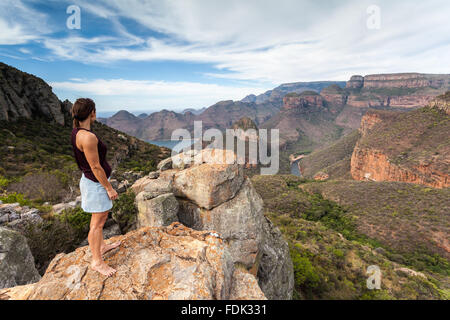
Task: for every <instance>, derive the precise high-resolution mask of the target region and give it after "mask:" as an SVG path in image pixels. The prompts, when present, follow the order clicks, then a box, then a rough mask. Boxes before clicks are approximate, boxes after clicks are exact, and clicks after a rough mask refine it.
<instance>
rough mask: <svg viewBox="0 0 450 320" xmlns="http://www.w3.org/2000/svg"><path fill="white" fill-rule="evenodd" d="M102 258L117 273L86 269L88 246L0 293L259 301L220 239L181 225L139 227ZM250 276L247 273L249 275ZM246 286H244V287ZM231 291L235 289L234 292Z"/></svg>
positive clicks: (251, 283) (27, 297)
mask: <svg viewBox="0 0 450 320" xmlns="http://www.w3.org/2000/svg"><path fill="white" fill-rule="evenodd" d="M117 240H120V241H121V242H122V244H121V246H120V247H118V248H117V249H114V250H112V251H110V252H109V253H107V254H106V255H105V260H106V262H107V263H108V264H109V265H110V266H112V267H114V268H116V269H117V273H116V274H115V275H114V276H112V277H110V278H107V277H105V276H102V275H100V274H99V273H98V272H95V271H93V270H92V269H91V268H90V267H89V263H90V260H91V254H90V250H89V248H88V247H82V248H78V249H77V250H76V251H74V252H72V253H69V254H63V253H62V254H59V255H57V256H56V257H55V258H54V259H53V261H52V262H51V263H50V265H49V267H48V268H47V271H46V273H45V275H44V276H43V277H42V279H41V280H40V281H39V282H38V283H35V284H32V285H28V286H20V287H15V288H10V289H3V290H0V297H1V298H3V299H14V300H15V299H20V300H49V299H51V300H60V299H70V300H76V299H90V300H91V299H92V300H97V299H101V300H105V299H109V300H130V299H133V300H137V299H139V300H151V299H155V300H158V299H193V300H197V299H199V300H200V299H232V298H233V297H236V298H239V299H253V298H255V297H258V298H261V299H263V298H264V295H263V294H262V292H261V291H260V289H259V287H258V285H257V283H256V281H252V280H251V278H249V276H248V275H245V274H240V273H237V275H238V277H237V278H236V279H234V278H233V276H234V275H235V268H234V265H233V262H232V260H231V257H230V254H229V252H228V249H227V246H225V245H224V243H223V241H222V240H221V239H220V238H217V237H216V236H215V235H214V234H211V232H209V231H195V230H192V229H190V228H188V227H186V226H183V225H182V224H180V223H173V224H172V225H170V226H168V227H160V228H156V227H155V228H152V227H147V228H141V229H138V230H135V231H132V232H130V233H128V234H126V235H124V236H119V237H115V238H112V239H111V240H110V241H111V242H113V241H117ZM250 276H251V275H250ZM244 285H245V286H244ZM233 288H234V289H233ZM232 291H233V294H232Z"/></svg>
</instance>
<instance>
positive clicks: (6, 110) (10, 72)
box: [0, 63, 64, 125]
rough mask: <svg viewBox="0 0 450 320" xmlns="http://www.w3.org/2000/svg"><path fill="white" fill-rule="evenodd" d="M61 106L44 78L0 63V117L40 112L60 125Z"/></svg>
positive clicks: (32, 116) (9, 118)
mask: <svg viewBox="0 0 450 320" xmlns="http://www.w3.org/2000/svg"><path fill="white" fill-rule="evenodd" d="M62 108H63V105H62V103H61V102H60V101H59V99H58V97H57V96H56V95H55V94H54V93H53V92H52V88H51V87H50V86H49V85H48V84H47V83H45V82H44V80H42V79H40V78H37V77H35V76H33V75H31V74H28V73H25V72H22V71H19V70H17V69H15V68H13V67H11V66H8V65H6V64H3V63H0V120H7V121H15V120H17V119H18V118H21V117H23V118H27V119H31V118H34V117H37V116H41V117H42V116H43V117H45V118H47V119H49V120H51V121H55V122H57V123H59V124H61V125H63V124H64V115H63V112H62Z"/></svg>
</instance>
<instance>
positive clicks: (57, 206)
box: [53, 203, 71, 214]
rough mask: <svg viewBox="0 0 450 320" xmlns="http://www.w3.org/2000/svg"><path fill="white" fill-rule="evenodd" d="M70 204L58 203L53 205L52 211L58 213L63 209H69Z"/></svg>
mask: <svg viewBox="0 0 450 320" xmlns="http://www.w3.org/2000/svg"><path fill="white" fill-rule="evenodd" d="M70 208H71V205H70V204H68V203H58V204H55V205H54V206H53V213H54V214H60V213H61V212H63V211H64V210H67V209H70Z"/></svg>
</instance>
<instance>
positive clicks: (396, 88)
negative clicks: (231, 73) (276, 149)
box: [100, 73, 450, 151]
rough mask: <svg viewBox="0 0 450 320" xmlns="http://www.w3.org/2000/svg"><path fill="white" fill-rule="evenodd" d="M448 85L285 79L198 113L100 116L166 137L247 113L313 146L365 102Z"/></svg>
mask: <svg viewBox="0 0 450 320" xmlns="http://www.w3.org/2000/svg"><path fill="white" fill-rule="evenodd" d="M449 89H450V75H448V74H440V75H439V74H422V73H397V74H379V75H367V76H365V77H363V76H359V75H355V76H352V77H351V78H350V79H349V80H348V81H347V82H344V81H340V82H339V81H338V82H333V81H319V82H297V83H288V84H283V85H280V86H278V87H276V88H274V89H273V90H269V91H267V92H265V93H264V94H261V95H258V96H256V95H248V96H247V97H245V98H244V99H242V100H241V101H232V100H226V101H220V102H217V103H216V104H214V105H212V106H210V107H208V108H206V109H205V110H204V111H202V112H201V113H199V114H194V113H193V112H191V111H185V112H183V113H176V112H174V111H168V110H162V111H160V112H155V113H152V114H150V115H148V116H147V117H144V116H142V117H141V116H140V117H136V116H134V115H133V114H131V113H129V112H127V111H124V110H122V111H119V112H118V113H116V114H115V115H114V116H112V117H110V118H104V119H100V121H101V122H102V123H104V124H107V125H108V126H111V127H113V128H116V129H118V130H122V131H124V132H126V133H129V134H131V135H134V136H136V137H138V138H141V139H144V140H162V139H170V137H171V133H172V131H173V130H174V129H177V128H184V129H188V130H190V131H192V130H193V122H194V121H199V120H201V121H203V128H204V129H208V128H217V129H219V130H225V129H227V128H231V126H232V124H233V123H235V122H236V121H239V120H240V119H241V118H242V117H248V118H250V119H251V120H252V121H254V122H255V123H256V125H257V126H258V127H259V128H268V129H279V130H280V137H281V142H282V145H284V144H287V149H293V150H294V151H297V150H295V149H296V148H295V147H294V148H293V147H292V146H291V147H289V144H291V145H292V144H298V142H299V140H302V139H303V142H301V143H300V144H301V145H303V146H304V147H305V146H307V145H308V146H309V148H311V149H315V148H317V147H320V146H323V145H326V144H328V143H331V142H333V141H336V140H337V139H338V138H340V137H341V136H343V135H345V134H346V133H348V132H350V131H351V130H353V129H357V128H358V127H359V125H360V122H361V118H362V117H363V115H364V114H365V113H366V112H367V110H369V108H375V109H387V110H410V109H415V108H419V107H423V106H425V105H427V104H428V103H429V102H430V101H431V100H432V99H433V98H434V97H435V96H437V95H439V94H443V93H445V92H446V91H447V90H449ZM306 140H308V142H305V141H306ZM297 149H298V148H297Z"/></svg>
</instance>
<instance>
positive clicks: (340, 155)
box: [300, 130, 360, 178]
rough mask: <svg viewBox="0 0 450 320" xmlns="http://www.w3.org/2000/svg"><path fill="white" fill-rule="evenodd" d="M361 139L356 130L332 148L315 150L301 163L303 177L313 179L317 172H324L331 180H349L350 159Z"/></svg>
mask: <svg viewBox="0 0 450 320" xmlns="http://www.w3.org/2000/svg"><path fill="white" fill-rule="evenodd" d="M359 137H360V134H359V131H358V130H354V131H352V132H351V133H349V134H348V135H346V136H344V137H342V138H341V139H339V140H338V141H336V142H334V143H333V144H331V145H330V146H327V147H325V148H323V149H319V150H315V151H314V152H312V153H311V154H310V155H308V156H307V157H305V158H303V159H302V160H301V161H300V165H301V167H302V172H303V175H304V176H305V177H313V176H314V175H315V174H316V173H317V172H319V171H323V172H325V173H328V175H329V176H330V178H349V175H350V158H351V156H352V153H353V149H354V148H355V145H356V142H357V141H358V139H359ZM347 169H348V170H347Z"/></svg>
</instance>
